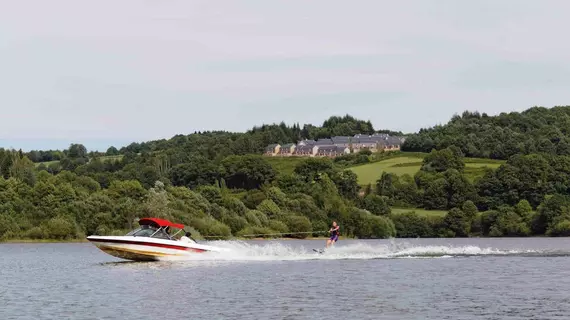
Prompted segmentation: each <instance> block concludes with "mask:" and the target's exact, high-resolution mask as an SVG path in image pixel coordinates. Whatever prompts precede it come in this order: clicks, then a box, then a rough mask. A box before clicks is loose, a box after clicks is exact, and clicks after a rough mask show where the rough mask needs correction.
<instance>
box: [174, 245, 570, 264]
mask: <svg viewBox="0 0 570 320" xmlns="http://www.w3.org/2000/svg"><path fill="white" fill-rule="evenodd" d="M212 245H214V246H217V247H224V248H228V249H230V252H223V253H214V252H210V253H203V254H197V255H193V256H188V257H183V258H174V260H185V261H187V260H191V261H204V260H210V261H300V260H339V259H340V260H371V259H421V258H424V259H430V258H431V259H435V258H460V257H491V256H527V257H533V256H535V257H536V256H538V257H545V256H546V257H550V256H570V252H559V251H550V252H549V251H544V250H542V251H541V250H504V249H495V248H481V247H477V246H457V247H454V246H425V245H424V246H414V245H411V244H406V243H397V244H396V243H395V242H392V243H390V244H375V245H371V244H369V243H356V244H349V245H344V246H338V247H335V248H331V249H329V250H327V251H326V252H324V253H322V254H319V253H315V252H314V251H313V248H312V247H308V248H307V247H303V246H290V245H288V244H286V243H281V242H272V243H268V244H251V243H246V242H242V241H216V242H213V243H212ZM168 260H173V258H168Z"/></svg>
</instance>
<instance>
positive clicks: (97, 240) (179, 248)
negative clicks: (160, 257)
mask: <svg viewBox="0 0 570 320" xmlns="http://www.w3.org/2000/svg"><path fill="white" fill-rule="evenodd" d="M89 241H92V242H110V243H125V244H138V245H142V246H151V247H161V248H169V249H176V250H183V251H197V252H204V251H207V250H204V249H198V248H188V247H184V246H177V245H173V244H164V243H154V242H142V241H130V240H117V239H89Z"/></svg>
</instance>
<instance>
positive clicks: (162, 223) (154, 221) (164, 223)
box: [139, 218, 184, 229]
mask: <svg viewBox="0 0 570 320" xmlns="http://www.w3.org/2000/svg"><path fill="white" fill-rule="evenodd" d="M139 224H140V225H155V226H158V227H174V228H177V229H184V225H183V224H179V223H172V222H170V221H168V220H164V219H159V218H142V219H140V220H139Z"/></svg>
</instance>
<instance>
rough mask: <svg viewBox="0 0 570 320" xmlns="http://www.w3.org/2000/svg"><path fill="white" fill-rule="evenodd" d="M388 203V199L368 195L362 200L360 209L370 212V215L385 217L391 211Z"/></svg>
mask: <svg viewBox="0 0 570 320" xmlns="http://www.w3.org/2000/svg"><path fill="white" fill-rule="evenodd" d="M388 201H389V199H388V197H384V196H379V195H375V194H369V195H367V196H366V198H364V203H363V205H362V207H363V209H366V210H368V211H370V212H371V213H372V214H375V215H385V214H389V213H390V212H391V211H392V210H391V209H390V205H389V203H388Z"/></svg>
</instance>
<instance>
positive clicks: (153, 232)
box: [127, 225, 170, 239]
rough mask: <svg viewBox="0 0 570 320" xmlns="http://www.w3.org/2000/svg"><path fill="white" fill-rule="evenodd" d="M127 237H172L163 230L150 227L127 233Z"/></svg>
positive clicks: (144, 226) (146, 226) (142, 227)
mask: <svg viewBox="0 0 570 320" xmlns="http://www.w3.org/2000/svg"><path fill="white" fill-rule="evenodd" d="M127 236H133V237H152V238H159V239H170V236H169V235H168V234H167V233H166V232H165V231H164V229H163V228H160V229H157V228H154V227H151V226H148V225H143V226H141V227H140V228H139V229H136V230H133V231H131V232H129V233H127Z"/></svg>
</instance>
